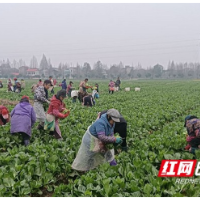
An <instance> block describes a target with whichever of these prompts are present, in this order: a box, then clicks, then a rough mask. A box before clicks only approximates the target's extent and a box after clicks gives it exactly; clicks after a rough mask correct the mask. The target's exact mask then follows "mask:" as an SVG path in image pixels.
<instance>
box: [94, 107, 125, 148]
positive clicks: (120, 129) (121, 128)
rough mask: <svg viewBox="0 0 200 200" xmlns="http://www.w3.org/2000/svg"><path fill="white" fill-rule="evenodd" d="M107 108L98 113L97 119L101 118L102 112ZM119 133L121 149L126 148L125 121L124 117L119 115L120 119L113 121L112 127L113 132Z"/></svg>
mask: <svg viewBox="0 0 200 200" xmlns="http://www.w3.org/2000/svg"><path fill="white" fill-rule="evenodd" d="M106 112H107V110H104V111H102V112H100V113H98V117H97V119H99V118H101V116H102V115H103V114H105V113H106ZM116 133H119V135H120V137H122V143H121V148H122V151H126V152H127V150H128V147H127V143H126V137H127V122H126V120H125V119H124V117H123V116H122V115H121V116H120V121H119V122H116V123H115V128H114V134H116Z"/></svg>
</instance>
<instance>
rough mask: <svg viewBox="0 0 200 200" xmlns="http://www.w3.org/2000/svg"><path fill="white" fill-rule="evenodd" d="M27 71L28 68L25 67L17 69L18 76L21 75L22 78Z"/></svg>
mask: <svg viewBox="0 0 200 200" xmlns="http://www.w3.org/2000/svg"><path fill="white" fill-rule="evenodd" d="M27 70H28V67H27V66H21V67H20V68H19V73H20V75H22V76H26V74H27V72H26V71H27Z"/></svg>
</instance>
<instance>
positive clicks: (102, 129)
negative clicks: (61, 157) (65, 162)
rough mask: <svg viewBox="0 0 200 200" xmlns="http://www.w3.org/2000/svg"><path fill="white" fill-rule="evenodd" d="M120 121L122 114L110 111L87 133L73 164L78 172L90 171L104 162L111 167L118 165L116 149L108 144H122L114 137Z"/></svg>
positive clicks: (90, 127)
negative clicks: (115, 154) (117, 123)
mask: <svg viewBox="0 0 200 200" xmlns="http://www.w3.org/2000/svg"><path fill="white" fill-rule="evenodd" d="M119 121H120V113H119V112H118V111H117V110H115V109H110V110H108V111H107V113H105V114H103V115H102V116H101V118H100V119H98V120H96V121H95V122H94V123H93V124H92V125H91V126H89V127H88V129H87V131H86V132H85V134H84V136H83V138H82V143H81V146H80V149H79V151H78V154H77V156H76V158H75V160H74V162H73V164H72V168H73V169H75V170H77V171H88V170H91V169H94V168H96V167H97V166H98V165H100V164H103V163H104V162H109V163H110V165H111V166H114V165H117V163H116V161H115V159H114V149H112V150H110V149H109V147H108V144H111V143H116V144H120V143H121V142H122V139H121V137H114V127H115V122H119Z"/></svg>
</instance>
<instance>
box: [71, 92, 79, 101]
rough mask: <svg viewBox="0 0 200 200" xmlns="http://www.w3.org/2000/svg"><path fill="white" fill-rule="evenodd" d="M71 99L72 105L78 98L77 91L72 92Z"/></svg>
mask: <svg viewBox="0 0 200 200" xmlns="http://www.w3.org/2000/svg"><path fill="white" fill-rule="evenodd" d="M71 97H72V103H75V102H76V99H77V97H78V90H72V92H71Z"/></svg>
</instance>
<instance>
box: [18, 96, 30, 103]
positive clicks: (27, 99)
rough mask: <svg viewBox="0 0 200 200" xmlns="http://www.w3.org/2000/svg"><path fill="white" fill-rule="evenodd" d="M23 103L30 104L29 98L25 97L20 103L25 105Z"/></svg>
mask: <svg viewBox="0 0 200 200" xmlns="http://www.w3.org/2000/svg"><path fill="white" fill-rule="evenodd" d="M23 102H28V103H29V97H28V96H25V95H24V96H23V97H22V98H21V100H20V103H23Z"/></svg>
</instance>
